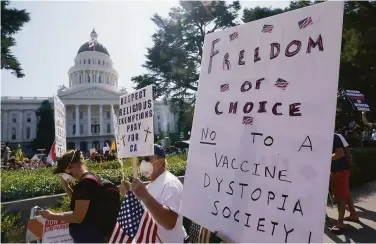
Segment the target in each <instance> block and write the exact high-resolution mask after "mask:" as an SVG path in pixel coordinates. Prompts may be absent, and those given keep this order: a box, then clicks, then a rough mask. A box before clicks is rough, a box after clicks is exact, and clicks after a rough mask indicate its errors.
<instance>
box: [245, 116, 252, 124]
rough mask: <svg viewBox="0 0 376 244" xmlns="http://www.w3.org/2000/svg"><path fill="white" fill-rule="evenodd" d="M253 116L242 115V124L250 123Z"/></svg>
mask: <svg viewBox="0 0 376 244" xmlns="http://www.w3.org/2000/svg"><path fill="white" fill-rule="evenodd" d="M252 123H253V118H252V117H251V116H243V125H251V124H252Z"/></svg>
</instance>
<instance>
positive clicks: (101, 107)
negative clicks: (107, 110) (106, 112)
mask: <svg viewBox="0 0 376 244" xmlns="http://www.w3.org/2000/svg"><path fill="white" fill-rule="evenodd" d="M103 127H104V126H103V105H102V104H100V105H99V131H100V134H101V135H103V132H104V128H103Z"/></svg>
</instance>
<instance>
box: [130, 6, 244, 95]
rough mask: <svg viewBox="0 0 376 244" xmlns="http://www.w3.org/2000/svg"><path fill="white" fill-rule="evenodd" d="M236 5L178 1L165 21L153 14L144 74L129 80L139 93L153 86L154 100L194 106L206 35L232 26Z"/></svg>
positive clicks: (235, 15)
mask: <svg viewBox="0 0 376 244" xmlns="http://www.w3.org/2000/svg"><path fill="white" fill-rule="evenodd" d="M239 9H240V4H239V2H233V3H232V4H227V3H226V2H224V1H210V2H200V1H181V2H180V5H179V6H178V7H176V8H172V9H171V11H170V13H169V17H168V18H166V19H165V18H162V17H161V16H159V15H158V14H155V15H154V16H153V18H152V21H153V22H154V23H155V24H156V26H157V28H158V29H157V31H156V33H155V34H154V35H153V36H152V39H153V42H154V45H153V47H151V48H148V49H147V54H146V59H147V60H146V62H145V64H144V65H143V67H145V68H146V69H147V71H148V73H147V74H143V75H139V76H135V77H132V81H133V82H134V83H135V84H136V86H135V88H136V89H139V88H142V87H144V86H146V85H150V84H153V85H154V92H155V95H156V98H157V97H160V96H166V97H171V98H176V99H182V100H184V101H186V102H194V98H195V93H196V91H197V86H198V79H199V68H200V65H201V59H202V54H203V43H204V37H205V35H206V34H207V33H211V32H214V31H217V30H221V29H224V28H227V27H231V26H235V25H236V22H235V19H236V18H237V16H238V11H239Z"/></svg>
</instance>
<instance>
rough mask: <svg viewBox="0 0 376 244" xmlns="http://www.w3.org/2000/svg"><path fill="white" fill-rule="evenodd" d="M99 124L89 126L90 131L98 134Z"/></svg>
mask: <svg viewBox="0 0 376 244" xmlns="http://www.w3.org/2000/svg"><path fill="white" fill-rule="evenodd" d="M99 131H100V130H99V125H92V126H91V133H93V134H98V133H99Z"/></svg>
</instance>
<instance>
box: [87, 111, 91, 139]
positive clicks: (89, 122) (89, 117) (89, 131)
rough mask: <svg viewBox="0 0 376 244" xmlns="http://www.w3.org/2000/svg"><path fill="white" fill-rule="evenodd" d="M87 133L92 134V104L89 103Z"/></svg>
mask: <svg viewBox="0 0 376 244" xmlns="http://www.w3.org/2000/svg"><path fill="white" fill-rule="evenodd" d="M87 135H88V136H91V105H87Z"/></svg>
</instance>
